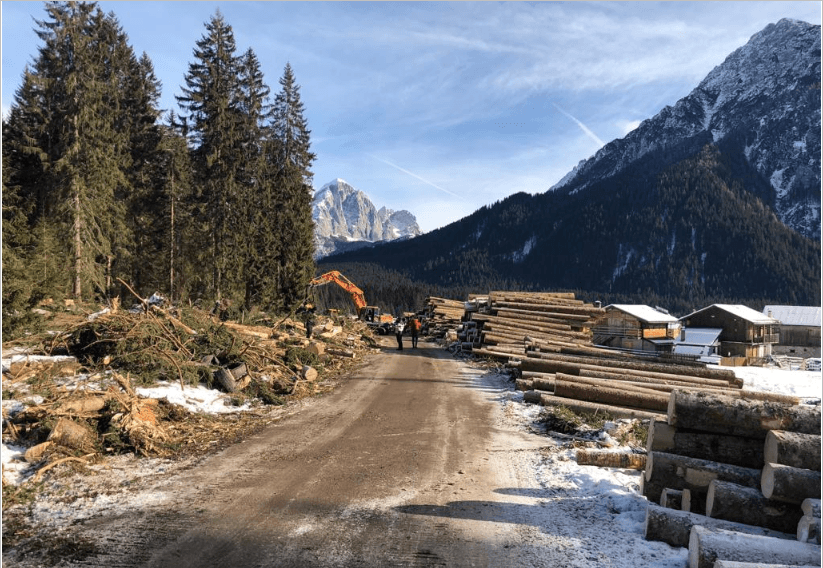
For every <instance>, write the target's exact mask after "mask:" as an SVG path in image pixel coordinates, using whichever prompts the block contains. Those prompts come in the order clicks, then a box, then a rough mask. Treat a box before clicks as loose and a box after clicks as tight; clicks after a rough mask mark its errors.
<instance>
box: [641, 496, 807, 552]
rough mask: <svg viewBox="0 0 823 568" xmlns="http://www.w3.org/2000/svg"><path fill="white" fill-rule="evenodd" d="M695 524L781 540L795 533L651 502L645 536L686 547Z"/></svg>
mask: <svg viewBox="0 0 823 568" xmlns="http://www.w3.org/2000/svg"><path fill="white" fill-rule="evenodd" d="M695 525H703V526H706V527H711V528H716V529H726V530H733V531H737V532H748V533H749V534H756V535H761V536H770V537H774V538H778V539H781V540H793V539H794V538H795V535H794V534H784V533H779V532H777V531H773V530H769V529H764V528H763V527H755V526H751V525H742V524H740V523H733V522H731V521H724V520H722V519H712V518H711V517H705V516H703V515H697V514H695V513H689V512H688V511H678V510H676V509H668V508H665V507H660V506H658V505H653V504H651V503H649V505H648V507H647V508H646V522H645V531H644V533H645V538H646V540H652V541H659V542H665V543H666V544H669V545H671V546H676V547H680V548H685V547H687V546H689V533H690V532H691V530H692V527H693V526H695Z"/></svg>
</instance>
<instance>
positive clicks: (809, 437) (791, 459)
mask: <svg viewBox="0 0 823 568" xmlns="http://www.w3.org/2000/svg"><path fill="white" fill-rule="evenodd" d="M763 457H764V459H765V462H766V463H779V464H782V465H790V466H792V467H799V468H802V469H811V470H814V471H820V435H818V434H801V433H799V432H786V431H783V430H770V431H769V432H767V433H766V445H765V446H764V449H763Z"/></svg>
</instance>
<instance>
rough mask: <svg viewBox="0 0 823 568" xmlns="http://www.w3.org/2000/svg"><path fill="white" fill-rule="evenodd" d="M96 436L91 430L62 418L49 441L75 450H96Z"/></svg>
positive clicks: (50, 435)
mask: <svg viewBox="0 0 823 568" xmlns="http://www.w3.org/2000/svg"><path fill="white" fill-rule="evenodd" d="M96 439H97V438H96V436H95V435H94V432H92V430H91V428H89V427H88V426H86V425H85V424H79V423H77V422H74V421H73V420H69V419H68V418H60V419H59V420H57V424H55V425H54V428H52V431H51V432H50V433H49V436H48V438H47V441H49V442H52V443H54V444H57V445H58V446H64V447H66V448H71V449H74V450H82V451H84V452H90V451H93V450H94V445H95V441H96Z"/></svg>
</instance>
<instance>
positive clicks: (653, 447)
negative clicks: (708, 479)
mask: <svg viewBox="0 0 823 568" xmlns="http://www.w3.org/2000/svg"><path fill="white" fill-rule="evenodd" d="M646 450H647V451H650V452H652V451H657V452H666V453H670V454H678V455H681V456H688V457H691V458H698V459H702V460H711V461H717V462H720V463H727V464H730V465H737V466H740V467H748V468H752V469H760V468H762V467H763V442H762V441H761V440H758V439H756V438H741V437H739V436H728V435H724V434H713V433H711V432H701V431H697V430H683V429H681V428H674V427H672V426H669V425H668V424H667V423H666V422H659V421H657V420H655V421H654V422H652V423H651V424H649V434H648V437H647V438H646Z"/></svg>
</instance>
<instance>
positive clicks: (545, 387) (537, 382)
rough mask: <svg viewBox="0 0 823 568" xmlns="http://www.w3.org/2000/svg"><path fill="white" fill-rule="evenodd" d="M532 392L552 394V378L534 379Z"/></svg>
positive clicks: (553, 381) (553, 382)
mask: <svg viewBox="0 0 823 568" xmlns="http://www.w3.org/2000/svg"><path fill="white" fill-rule="evenodd" d="M532 385H533V388H534V390H539V391H546V392H554V386H555V380H554V379H553V378H548V377H546V378H536V379H532Z"/></svg>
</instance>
